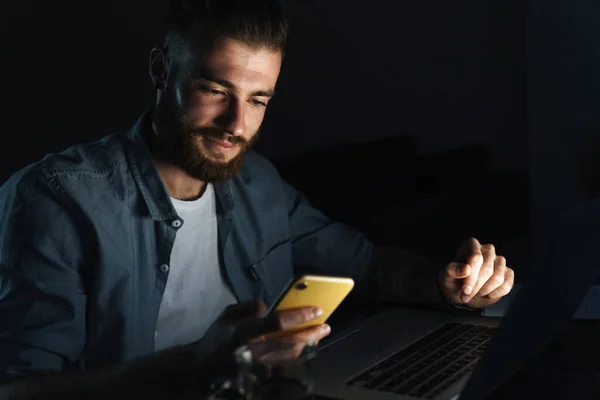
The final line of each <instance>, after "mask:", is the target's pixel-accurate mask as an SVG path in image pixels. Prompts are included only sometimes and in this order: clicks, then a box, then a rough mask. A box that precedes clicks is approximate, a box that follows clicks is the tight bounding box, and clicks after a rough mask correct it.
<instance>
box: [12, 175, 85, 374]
mask: <svg viewBox="0 0 600 400" xmlns="http://www.w3.org/2000/svg"><path fill="white" fill-rule="evenodd" d="M30 175H31V174H30ZM23 176H25V175H23ZM23 176H22V177H21V178H19V179H14V178H13V179H11V180H9V181H8V182H7V183H5V184H4V185H3V186H2V187H1V188H0V204H1V206H0V384H1V383H3V382H6V381H8V380H11V379H13V378H17V377H22V376H28V375H37V374H47V373H52V372H59V371H63V370H65V369H67V368H69V367H70V366H74V365H76V363H77V361H78V359H79V357H80V355H81V352H82V349H83V346H84V343H85V329H86V328H85V310H86V300H87V297H86V293H85V290H84V282H83V278H82V275H81V274H80V266H81V265H82V259H83V250H84V246H83V239H82V238H83V236H82V235H80V232H78V230H77V229H76V227H75V222H74V220H75V218H73V213H74V210H75V206H74V205H73V206H71V205H69V204H68V203H67V202H65V201H64V199H63V196H62V192H61V190H60V186H59V184H58V182H57V181H56V180H55V178H49V179H45V178H44V179H42V178H41V177H35V178H23Z"/></svg>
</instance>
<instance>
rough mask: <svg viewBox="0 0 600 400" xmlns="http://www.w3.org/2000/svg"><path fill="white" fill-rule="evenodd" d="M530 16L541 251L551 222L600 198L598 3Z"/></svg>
mask: <svg viewBox="0 0 600 400" xmlns="http://www.w3.org/2000/svg"><path fill="white" fill-rule="evenodd" d="M529 14H530V17H529V19H528V20H529V24H528V25H529V29H528V49H529V51H528V54H529V57H528V60H527V65H528V81H529V104H530V110H531V117H530V128H529V130H530V137H531V156H530V160H531V174H532V201H533V204H532V205H533V229H534V237H535V238H536V241H537V242H538V244H539V243H541V241H542V240H543V239H544V233H545V232H551V231H552V228H553V225H554V222H553V221H554V220H555V218H556V216H557V215H559V214H561V213H563V212H564V211H566V210H567V209H569V208H570V207H572V206H574V205H576V204H577V203H579V202H581V201H583V200H585V199H586V198H588V197H590V196H599V195H600V191H599V190H598V188H599V184H600V174H599V172H600V168H599V167H600V163H599V161H600V156H599V155H600V142H599V141H598V138H599V137H600V113H599V111H598V110H600V79H599V78H598V77H599V76H600V75H599V73H600V39H599V38H600V24H599V23H598V17H599V16H600V2H598V1H595V0H569V1H565V0H543V1H541V0H540V1H532V2H531V3H530V9H529ZM586 178H587V179H586Z"/></svg>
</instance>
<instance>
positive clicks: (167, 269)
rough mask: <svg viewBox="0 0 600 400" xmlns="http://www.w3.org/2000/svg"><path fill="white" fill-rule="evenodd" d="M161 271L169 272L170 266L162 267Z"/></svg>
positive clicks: (164, 265)
mask: <svg viewBox="0 0 600 400" xmlns="http://www.w3.org/2000/svg"><path fill="white" fill-rule="evenodd" d="M160 270H161V271H162V272H169V266H168V265H167V264H163V265H161V266H160Z"/></svg>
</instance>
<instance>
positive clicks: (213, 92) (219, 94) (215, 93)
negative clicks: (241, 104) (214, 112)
mask: <svg viewBox="0 0 600 400" xmlns="http://www.w3.org/2000/svg"><path fill="white" fill-rule="evenodd" d="M200 90H201V91H203V92H204V93H208V94H210V95H211V96H215V97H222V96H225V95H227V93H225V92H224V91H222V90H217V89H212V88H209V87H207V86H200Z"/></svg>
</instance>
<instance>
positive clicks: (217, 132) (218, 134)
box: [191, 128, 247, 145]
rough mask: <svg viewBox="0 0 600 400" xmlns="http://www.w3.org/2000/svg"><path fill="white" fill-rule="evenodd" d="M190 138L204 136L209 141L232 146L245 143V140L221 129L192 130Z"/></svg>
mask: <svg viewBox="0 0 600 400" xmlns="http://www.w3.org/2000/svg"><path fill="white" fill-rule="evenodd" d="M191 134H192V136H204V137H206V138H209V139H213V140H217V141H221V142H229V143H231V144H234V145H244V144H246V143H247V140H246V139H244V138H243V137H241V136H235V135H232V134H231V133H229V132H225V131H223V130H221V129H213V128H202V129H194V130H193V131H192V132H191Z"/></svg>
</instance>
